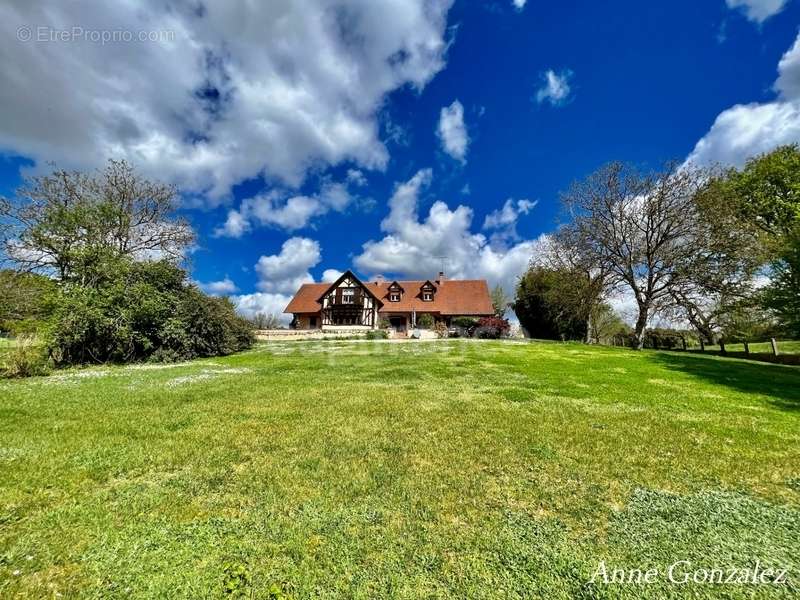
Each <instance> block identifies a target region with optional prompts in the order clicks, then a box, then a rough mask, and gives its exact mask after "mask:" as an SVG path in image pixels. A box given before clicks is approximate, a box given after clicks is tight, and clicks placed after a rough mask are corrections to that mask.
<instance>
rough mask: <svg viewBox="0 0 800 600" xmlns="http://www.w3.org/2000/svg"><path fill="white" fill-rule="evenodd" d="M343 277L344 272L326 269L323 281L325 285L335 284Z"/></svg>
mask: <svg viewBox="0 0 800 600" xmlns="http://www.w3.org/2000/svg"><path fill="white" fill-rule="evenodd" d="M341 276H342V271H337V270H336V269H325V270H324V271H323V272H322V281H324V282H325V283H333V282H334V281H336V280H337V279H339V277H341Z"/></svg>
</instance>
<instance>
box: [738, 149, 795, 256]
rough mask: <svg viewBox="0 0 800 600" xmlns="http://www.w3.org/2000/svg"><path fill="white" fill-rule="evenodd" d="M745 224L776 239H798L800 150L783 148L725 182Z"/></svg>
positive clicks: (753, 160) (759, 158) (754, 161)
mask: <svg viewBox="0 0 800 600" xmlns="http://www.w3.org/2000/svg"><path fill="white" fill-rule="evenodd" d="M722 186H723V188H724V190H725V191H726V192H727V193H728V194H729V196H730V197H731V198H733V199H734V200H735V201H736V206H737V208H738V210H739V212H740V214H741V216H742V217H743V218H744V220H746V221H748V222H750V223H752V224H754V225H755V226H757V227H759V228H760V229H761V230H762V231H763V232H764V233H766V234H768V235H769V236H772V237H773V238H779V240H776V241H780V238H784V237H786V236H792V235H794V232H795V231H796V229H797V226H798V224H800V146H798V145H797V144H793V145H789V146H780V147H778V148H776V149H775V150H773V151H772V152H769V153H767V154H762V155H759V156H755V157H753V158H751V159H749V160H748V161H747V163H746V164H745V166H744V168H743V169H742V170H741V171H737V170H736V169H730V170H729V171H728V172H727V173H726V177H725V179H724V180H723V181H722Z"/></svg>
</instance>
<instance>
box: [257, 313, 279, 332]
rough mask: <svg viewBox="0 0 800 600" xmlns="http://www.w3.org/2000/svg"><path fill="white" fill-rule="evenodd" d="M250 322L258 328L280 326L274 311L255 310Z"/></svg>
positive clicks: (275, 327) (277, 327)
mask: <svg viewBox="0 0 800 600" xmlns="http://www.w3.org/2000/svg"><path fill="white" fill-rule="evenodd" d="M250 323H251V324H252V325H253V328H254V329H258V330H264V329H280V328H281V320H280V319H279V318H278V315H276V314H274V313H265V312H257V313H256V314H255V315H253V317H252V318H251V319H250Z"/></svg>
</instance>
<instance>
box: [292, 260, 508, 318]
mask: <svg viewBox="0 0 800 600" xmlns="http://www.w3.org/2000/svg"><path fill="white" fill-rule="evenodd" d="M284 312H286V313H290V314H292V315H293V316H294V320H293V325H294V327H296V328H297V329H323V330H324V329H377V328H378V326H379V324H380V322H381V320H382V319H386V320H388V322H389V324H390V326H391V327H392V328H393V329H394V330H395V331H399V332H403V331H406V330H407V329H409V328H412V327H414V326H415V325H416V321H417V319H418V318H419V317H420V315H422V314H429V315H431V317H433V319H434V321H440V322H443V323H445V324H446V325H449V323H450V319H452V318H453V317H457V316H469V317H482V316H491V315H492V314H494V310H493V308H492V301H491V299H490V297H489V286H488V285H487V283H486V281H485V280H483V279H446V278H445V276H444V273H439V276H438V277H437V278H436V279H435V280H433V281H431V280H425V281H407V280H403V281H389V282H387V281H383V280H376V281H369V282H362V281H361V280H360V279H359V278H358V277H356V276H355V275H354V274H353V273H352V272H351V271H347V272H345V273H344V274H343V275H342V276H341V277H339V279H337V280H336V281H334V282H333V283H306V284H303V285H302V286H301V287H300V289H299V290H298V291H297V293H296V294H295V296H294V298H292V300H291V302H289V305H288V306H287V307H286V310H285V311H284Z"/></svg>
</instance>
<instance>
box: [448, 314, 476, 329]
mask: <svg viewBox="0 0 800 600" xmlns="http://www.w3.org/2000/svg"><path fill="white" fill-rule="evenodd" d="M450 325H451V326H453V327H455V328H458V329H465V330H467V331H469V330H470V329H473V328H475V327H477V326H478V319H476V318H475V317H454V318H453V319H451V320H450Z"/></svg>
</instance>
